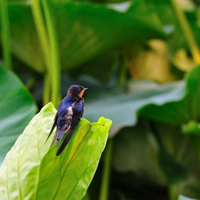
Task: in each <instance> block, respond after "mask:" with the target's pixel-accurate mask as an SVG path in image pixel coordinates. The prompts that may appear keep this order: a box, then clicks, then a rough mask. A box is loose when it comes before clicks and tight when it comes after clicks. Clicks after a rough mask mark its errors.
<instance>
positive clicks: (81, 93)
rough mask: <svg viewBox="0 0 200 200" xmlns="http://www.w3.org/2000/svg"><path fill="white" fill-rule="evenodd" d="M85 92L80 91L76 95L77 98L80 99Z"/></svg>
mask: <svg viewBox="0 0 200 200" xmlns="http://www.w3.org/2000/svg"><path fill="white" fill-rule="evenodd" d="M84 92H85V90H82V91H81V92H80V93H79V94H78V97H79V98H81V97H82V96H83V94H84Z"/></svg>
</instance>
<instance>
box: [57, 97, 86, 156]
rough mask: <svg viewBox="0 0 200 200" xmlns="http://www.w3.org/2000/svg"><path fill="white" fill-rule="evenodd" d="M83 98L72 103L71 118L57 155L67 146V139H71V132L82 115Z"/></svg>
mask: <svg viewBox="0 0 200 200" xmlns="http://www.w3.org/2000/svg"><path fill="white" fill-rule="evenodd" d="M83 103H84V101H83V99H79V100H78V101H76V102H75V103H74V104H72V113H73V115H72V118H71V126H70V129H69V131H68V133H67V134H66V136H65V139H64V141H63V142H62V144H61V146H60V148H59V149H58V151H57V153H56V155H57V156H59V155H60V154H61V153H62V151H63V150H64V148H65V147H66V146H67V144H68V142H69V140H70V139H71V136H72V134H73V133H74V130H75V128H76V126H77V125H78V123H79V121H80V119H81V117H82V115H83Z"/></svg>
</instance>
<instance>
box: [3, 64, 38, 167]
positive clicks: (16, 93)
mask: <svg viewBox="0 0 200 200" xmlns="http://www.w3.org/2000/svg"><path fill="white" fill-rule="evenodd" d="M0 93H1V99H0V163H1V162H2V161H3V159H4V157H5V155H6V153H7V152H8V150H10V148H11V147H12V146H13V144H14V142H15V140H16V139H17V137H18V136H19V134H21V133H22V131H23V130H24V128H25V127H26V125H27V124H28V122H29V121H30V119H31V118H32V117H33V116H34V114H35V112H36V105H35V103H34V100H33V98H32V97H31V95H30V94H29V92H28V91H27V90H26V88H25V87H24V86H23V84H22V83H21V81H20V80H19V79H18V78H17V77H16V76H15V75H14V74H13V73H12V72H9V71H6V70H4V69H3V68H2V66H1V65H0Z"/></svg>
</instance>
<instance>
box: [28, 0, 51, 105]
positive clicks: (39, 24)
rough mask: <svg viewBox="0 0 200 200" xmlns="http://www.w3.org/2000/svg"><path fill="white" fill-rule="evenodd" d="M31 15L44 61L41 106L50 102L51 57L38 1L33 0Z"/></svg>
mask: <svg viewBox="0 0 200 200" xmlns="http://www.w3.org/2000/svg"><path fill="white" fill-rule="evenodd" d="M31 8H32V13H33V17H34V21H35V26H36V30H37V33H38V37H39V40H40V44H41V48H42V51H43V54H44V60H45V65H46V69H47V71H46V74H45V75H44V76H45V77H44V92H43V104H44V105H45V104H47V103H48V102H49V101H50V88H51V84H52V83H51V81H50V80H51V79H50V76H51V68H50V66H51V59H50V58H51V56H50V52H49V48H50V47H49V43H48V41H49V39H48V35H47V32H46V28H45V24H44V20H43V15H42V12H41V7H40V1H39V0H34V1H33V2H32V6H31Z"/></svg>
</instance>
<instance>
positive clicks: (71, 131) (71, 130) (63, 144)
mask: <svg viewBox="0 0 200 200" xmlns="http://www.w3.org/2000/svg"><path fill="white" fill-rule="evenodd" d="M74 129H75V128H73V129H70V130H69V131H68V133H67V134H66V136H65V139H64V140H63V143H62V144H61V146H60V148H59V149H58V151H57V153H56V156H59V155H60V154H61V153H62V151H63V150H64V148H65V147H66V146H67V144H68V142H69V140H70V138H71V136H72V134H73V132H74Z"/></svg>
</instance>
